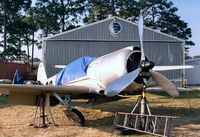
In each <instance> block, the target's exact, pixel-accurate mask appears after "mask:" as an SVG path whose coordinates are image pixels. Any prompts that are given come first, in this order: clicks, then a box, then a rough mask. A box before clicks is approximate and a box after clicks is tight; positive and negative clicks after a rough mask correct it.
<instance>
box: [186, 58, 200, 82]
mask: <svg viewBox="0 0 200 137" xmlns="http://www.w3.org/2000/svg"><path fill="white" fill-rule="evenodd" d="M185 64H186V65H192V66H194V68H192V69H187V70H186V71H185V77H186V79H187V80H188V85H193V86H195V85H196V86H199V85H200V74H199V72H200V58H193V59H188V60H186V61H185Z"/></svg>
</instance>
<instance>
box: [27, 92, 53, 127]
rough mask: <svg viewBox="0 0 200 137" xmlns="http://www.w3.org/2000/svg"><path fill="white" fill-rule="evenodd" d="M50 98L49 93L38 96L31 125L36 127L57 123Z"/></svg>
mask: <svg viewBox="0 0 200 137" xmlns="http://www.w3.org/2000/svg"><path fill="white" fill-rule="evenodd" d="M49 99H50V95H49V94H41V95H40V96H39V97H38V100H37V107H36V111H35V115H34V119H33V124H30V126H34V127H35V128H46V127H48V125H50V124H54V125H56V124H55V122H54V119H53V115H52V113H51V110H50V106H49V105H50V104H49ZM49 117H50V118H49ZM51 121H52V122H51Z"/></svg>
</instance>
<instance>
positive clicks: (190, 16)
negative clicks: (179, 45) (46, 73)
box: [34, 0, 200, 59]
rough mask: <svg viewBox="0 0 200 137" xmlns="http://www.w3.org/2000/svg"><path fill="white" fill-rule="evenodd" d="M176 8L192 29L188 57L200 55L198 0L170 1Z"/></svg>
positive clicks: (199, 7)
mask: <svg viewBox="0 0 200 137" xmlns="http://www.w3.org/2000/svg"><path fill="white" fill-rule="evenodd" d="M171 1H172V2H173V3H174V6H175V7H177V8H178V11H177V15H179V16H180V17H181V19H182V20H184V21H185V22H187V23H188V27H190V28H191V29H192V38H191V40H192V41H193V42H194V43H195V46H191V47H190V49H189V55H190V56H196V55H200V34H199V33H200V0H171ZM34 57H38V58H40V59H42V50H35V53H34Z"/></svg>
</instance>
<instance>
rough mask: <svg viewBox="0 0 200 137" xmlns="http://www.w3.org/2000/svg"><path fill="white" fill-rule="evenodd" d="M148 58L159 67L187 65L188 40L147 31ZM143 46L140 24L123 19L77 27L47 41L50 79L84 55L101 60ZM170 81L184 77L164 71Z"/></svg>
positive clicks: (144, 37) (109, 19) (145, 29)
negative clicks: (127, 49)
mask: <svg viewBox="0 0 200 137" xmlns="http://www.w3.org/2000/svg"><path fill="white" fill-rule="evenodd" d="M143 39H144V51H145V55H146V56H147V57H148V58H149V59H150V60H152V61H154V62H155V64H156V65H182V64H184V61H185V60H184V41H183V40H181V39H178V38H175V37H172V36H169V35H166V34H164V33H160V32H158V31H155V30H152V29H149V28H146V27H145V28H144V32H143ZM127 46H137V47H140V41H139V36H138V25H137V24H136V23H133V22H130V21H127V20H124V19H122V18H119V17H111V18H108V19H105V20H102V21H98V22H95V23H92V24H88V25H85V26H83V27H79V28H75V29H73V30H70V31H66V32H63V33H59V34H56V35H54V36H50V37H46V38H44V39H43V61H44V65H45V66H46V71H47V75H48V76H52V75H53V74H55V73H56V72H58V71H59V69H56V68H54V65H66V64H68V63H70V62H71V61H73V60H74V59H77V58H79V57H81V56H93V57H98V56H101V55H104V54H106V53H110V52H112V51H115V50H118V49H121V48H124V47H127ZM164 74H165V75H166V76H167V77H168V78H170V79H177V78H180V77H182V76H183V72H182V71H180V70H175V71H171V72H168V71H166V72H164Z"/></svg>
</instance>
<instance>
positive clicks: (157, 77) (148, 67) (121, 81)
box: [104, 12, 191, 96]
mask: <svg viewBox="0 0 200 137" xmlns="http://www.w3.org/2000/svg"><path fill="white" fill-rule="evenodd" d="M138 32H139V39H140V45H141V60H140V65H139V67H138V68H137V69H135V70H133V71H132V72H130V73H127V74H126V75H124V76H122V77H120V78H118V79H116V80H114V81H113V82H111V83H110V84H108V85H107V86H106V89H105V92H104V94H105V95H106V96H115V95H117V94H119V93H120V92H121V91H122V90H124V89H125V88H126V87H128V86H129V85H130V84H131V83H132V82H133V81H134V80H135V79H136V78H137V77H141V78H143V84H145V82H144V79H146V80H148V79H149V77H146V76H144V77H143V76H142V75H140V74H141V72H147V73H149V74H150V75H149V76H150V77H152V79H153V80H154V81H155V82H156V83H157V84H158V85H159V86H160V87H161V88H162V89H163V90H165V91H166V92H167V93H168V94H169V95H171V96H178V95H179V93H178V91H177V89H176V87H175V85H174V84H173V83H172V82H171V81H170V80H168V79H167V78H166V77H165V76H163V75H162V74H160V73H158V72H155V71H153V70H154V63H153V62H151V61H148V60H146V58H145V55H144V48H143V16H142V12H140V16H139V19H138ZM183 68H184V69H185V68H191V66H171V67H169V66H163V67H160V68H159V67H155V70H156V69H157V70H160V71H162V70H173V69H183ZM152 69H153V70H152Z"/></svg>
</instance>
